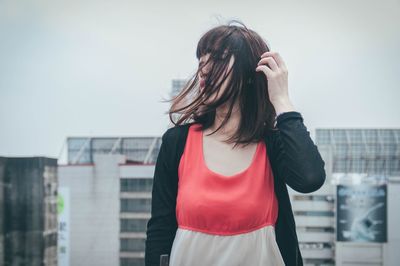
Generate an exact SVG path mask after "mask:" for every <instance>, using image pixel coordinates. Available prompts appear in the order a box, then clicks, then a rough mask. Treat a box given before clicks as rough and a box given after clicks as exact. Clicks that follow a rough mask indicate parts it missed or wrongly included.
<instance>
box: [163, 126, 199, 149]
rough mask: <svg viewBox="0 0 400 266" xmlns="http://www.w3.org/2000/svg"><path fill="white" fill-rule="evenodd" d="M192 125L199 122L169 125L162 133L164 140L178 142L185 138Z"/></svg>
mask: <svg viewBox="0 0 400 266" xmlns="http://www.w3.org/2000/svg"><path fill="white" fill-rule="evenodd" d="M192 125H198V123H197V122H190V123H186V124H180V125H173V126H172V127H169V128H168V129H167V130H165V132H164V133H163V135H162V140H163V141H168V142H169V143H174V144H177V142H179V141H180V140H185V139H186V137H187V134H188V131H189V128H190V127H191V126H192Z"/></svg>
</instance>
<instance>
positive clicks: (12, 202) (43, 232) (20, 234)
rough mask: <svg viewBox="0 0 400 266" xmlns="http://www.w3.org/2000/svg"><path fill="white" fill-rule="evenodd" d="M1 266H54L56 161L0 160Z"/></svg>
mask: <svg viewBox="0 0 400 266" xmlns="http://www.w3.org/2000/svg"><path fill="white" fill-rule="evenodd" d="M0 265H27V266H30V265H32V266H34V265H38V266H39V265H40V266H42V265H54V266H55V265H57V160H56V159H52V158H45V157H29V158H7V157H0Z"/></svg>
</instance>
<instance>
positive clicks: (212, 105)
mask: <svg viewBox="0 0 400 266" xmlns="http://www.w3.org/2000/svg"><path fill="white" fill-rule="evenodd" d="M234 22H237V23H238V24H240V26H236V25H231V24H232V23H234ZM267 51H269V47H268V45H267V44H266V42H265V41H264V39H263V38H262V37H261V36H260V35H258V34H257V33H256V32H255V31H253V30H251V29H248V28H247V27H246V26H245V25H244V24H243V23H242V22H240V21H237V20H231V21H230V22H229V23H228V25H220V26H217V27H214V28H212V29H210V30H209V31H207V32H206V33H205V34H204V35H203V36H202V37H201V38H200V40H199V42H198V44H197V50H196V57H197V59H198V60H200V58H201V57H202V56H204V55H207V54H209V55H210V56H209V57H208V60H207V61H206V62H205V63H204V64H200V65H199V68H198V70H197V71H196V73H195V74H194V76H193V77H192V78H191V79H189V81H188V82H187V83H186V84H185V86H184V87H183V89H182V90H181V91H180V93H178V94H177V95H176V96H175V97H173V98H172V99H171V100H168V101H172V105H171V107H170V109H169V111H168V114H169V118H170V120H171V122H172V123H173V124H174V125H182V124H186V123H193V122H194V123H201V124H202V130H205V129H207V128H209V127H211V126H212V125H213V123H214V120H215V116H216V108H217V107H218V106H220V105H222V104H225V103H227V104H229V111H228V113H227V115H226V117H225V118H224V120H223V121H222V123H221V126H220V127H218V128H217V129H216V130H215V131H214V132H212V133H211V134H214V133H215V132H216V131H218V130H219V129H220V128H221V127H222V126H224V125H225V124H226V122H227V121H228V119H229V118H230V116H231V114H232V109H233V107H234V103H235V102H238V103H239V109H240V113H241V119H240V122H239V128H238V129H237V130H236V133H235V134H234V135H233V136H231V137H230V138H229V139H228V140H227V141H226V142H228V143H232V142H235V146H236V145H237V144H239V143H241V144H244V145H247V144H250V143H251V142H258V141H260V140H263V139H264V137H265V134H266V133H267V131H268V130H271V129H273V128H274V117H275V109H274V107H273V105H272V104H271V102H270V100H269V95H268V89H267V80H266V78H265V76H264V74H263V73H262V72H256V71H255V69H256V67H257V64H258V62H259V61H260V59H261V55H262V54H263V53H264V52H267ZM232 55H233V56H234V63H233V66H232V68H231V69H230V70H229V71H228V73H226V74H225V75H224V76H223V77H222V79H220V82H217V81H218V80H219V78H220V77H221V75H222V74H223V73H224V71H225V72H226V69H227V68H228V65H229V61H230V59H231V56H232ZM205 65H211V68H210V71H209V74H208V75H207V77H206V78H205V87H204V88H205V89H204V90H202V91H200V90H199V78H198V76H199V75H198V74H199V73H200V72H201V71H202V69H203V67H204V66H205ZM230 72H232V78H231V79H229V80H228V83H227V87H226V89H225V90H224V91H223V93H222V94H221V97H219V99H217V100H215V101H213V102H207V103H204V102H205V101H207V99H209V98H210V96H212V95H213V94H214V93H217V95H220V93H219V89H220V87H221V84H223V83H224V81H225V79H226V78H227V77H228V75H229V74H230ZM175 113H176V114H178V119H177V120H178V121H177V122H175V121H174V119H173V114H175Z"/></svg>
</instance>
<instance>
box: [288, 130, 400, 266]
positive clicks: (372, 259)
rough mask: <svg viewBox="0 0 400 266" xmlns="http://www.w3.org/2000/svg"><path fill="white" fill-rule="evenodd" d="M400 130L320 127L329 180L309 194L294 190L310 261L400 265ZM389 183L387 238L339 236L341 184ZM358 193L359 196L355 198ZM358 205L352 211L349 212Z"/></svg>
mask: <svg viewBox="0 0 400 266" xmlns="http://www.w3.org/2000/svg"><path fill="white" fill-rule="evenodd" d="M399 143H400V129H337V128H332V129H317V130H316V144H317V146H318V150H319V151H320V153H321V155H322V157H323V158H324V161H325V163H326V165H325V170H326V173H327V180H326V183H325V185H324V186H323V187H322V188H321V189H320V190H318V191H316V192H314V193H309V194H301V193H297V192H295V191H293V190H291V189H289V192H290V195H291V199H292V205H293V211H294V214H295V220H296V226H297V232H298V237H299V241H300V247H301V250H302V254H303V257H304V262H305V264H306V265H354V266H355V265H387V266H389V265H390V266H391V265H397V262H398V261H400V256H399V253H398V252H397V251H396V250H397V249H398V246H399V244H400V230H399V229H398V224H400V215H399V213H398V211H397V208H398V207H397V206H396V205H395V204H396V202H399V195H400V178H399V177H400V147H399ZM378 183H379V184H382V183H383V184H385V186H387V217H386V216H385V215H382V216H383V217H379V218H381V219H382V220H383V221H385V222H386V223H387V236H388V238H387V242H384V243H379V242H374V243H372V242H366V241H365V242H354V241H348V242H342V241H337V238H336V235H337V232H338V230H340V228H337V224H338V223H337V222H338V221H337V213H338V209H337V206H338V199H337V188H338V185H340V184H349V185H353V187H359V186H360V185H363V184H378ZM354 198H357V197H356V196H353V199H354ZM352 212H354V213H355V212H356V210H349V213H350V214H351V213H352Z"/></svg>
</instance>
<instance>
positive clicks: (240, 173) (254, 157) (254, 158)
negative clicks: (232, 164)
mask: <svg viewBox="0 0 400 266" xmlns="http://www.w3.org/2000/svg"><path fill="white" fill-rule="evenodd" d="M203 135H204V131H203V129H202V127H200V134H199V136H200V157H201V164H202V166H203V168H204V169H206V170H207V171H208V172H210V173H212V174H214V175H217V176H219V177H223V178H228V179H229V178H234V177H237V176H240V175H243V174H244V173H246V172H248V171H249V170H250V169H251V168H252V167H253V165H254V163H255V160H256V158H257V155H258V152H259V149H260V147H261V141H259V142H258V143H257V147H256V151H255V152H254V153H253V157H252V159H251V161H250V164H249V165H248V166H247V167H246V168H245V169H243V170H241V171H240V172H238V173H235V174H233V175H223V174H220V173H217V172H215V171H214V170H211V169H210V168H209V167H208V166H207V163H206V160H205V157H204V147H203V144H204V141H203V137H204V136H203Z"/></svg>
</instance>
